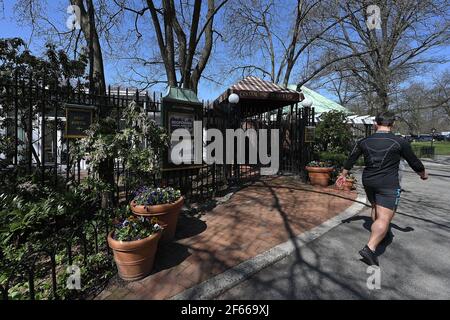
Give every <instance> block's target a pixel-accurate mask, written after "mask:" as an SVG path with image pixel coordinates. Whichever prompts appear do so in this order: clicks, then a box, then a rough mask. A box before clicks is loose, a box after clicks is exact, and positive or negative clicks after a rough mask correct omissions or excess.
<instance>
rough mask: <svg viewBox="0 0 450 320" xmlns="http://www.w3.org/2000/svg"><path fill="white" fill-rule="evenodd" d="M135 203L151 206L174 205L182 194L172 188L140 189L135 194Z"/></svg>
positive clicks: (145, 187) (144, 187)
mask: <svg viewBox="0 0 450 320" xmlns="http://www.w3.org/2000/svg"><path fill="white" fill-rule="evenodd" d="M133 195H134V198H133V200H134V202H135V204H137V205H143V206H151V205H157V204H165V203H173V202H175V201H177V200H178V199H180V197H181V192H180V190H176V189H174V188H172V187H167V188H151V187H147V186H143V187H140V188H139V189H137V190H136V191H135V192H134V194H133Z"/></svg>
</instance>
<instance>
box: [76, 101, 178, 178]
mask: <svg viewBox="0 0 450 320" xmlns="http://www.w3.org/2000/svg"><path fill="white" fill-rule="evenodd" d="M123 120H124V128H123V129H120V130H112V129H111V128H115V127H116V126H115V125H114V124H113V123H114V120H113V119H112V118H106V119H100V120H99V121H98V122H95V123H94V124H92V126H91V127H90V129H89V130H87V131H86V133H87V136H86V137H85V138H83V139H80V141H79V142H78V144H77V145H76V146H75V147H74V148H72V156H73V157H76V158H86V160H87V162H88V163H89V165H90V166H91V168H92V169H93V170H94V172H100V169H101V168H100V166H101V164H102V163H103V162H104V161H106V160H107V159H116V160H118V161H120V162H121V163H122V164H123V166H124V168H125V170H126V171H127V172H129V173H133V175H128V176H129V177H134V178H136V177H138V179H137V180H138V181H134V180H132V181H128V183H129V185H130V184H131V186H133V185H137V184H138V182H139V180H145V179H146V178H148V177H149V176H150V175H152V174H155V173H157V172H158V171H159V168H160V161H161V155H162V152H163V150H165V148H166V147H167V146H168V143H169V136H168V134H167V132H166V130H165V129H164V128H162V127H160V126H159V125H158V124H157V123H156V122H155V121H154V120H152V119H150V118H149V117H148V115H147V113H146V112H145V110H144V109H143V107H142V106H140V105H139V104H138V103H136V102H135V101H133V102H131V103H130V104H129V105H128V106H127V107H126V108H125V110H124V111H123ZM105 128H108V130H106V129H105Z"/></svg>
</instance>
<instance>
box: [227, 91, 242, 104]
mask: <svg viewBox="0 0 450 320" xmlns="http://www.w3.org/2000/svg"><path fill="white" fill-rule="evenodd" d="M228 102H229V103H232V104H237V103H239V96H238V95H237V94H236V93H232V94H230V96H229V97H228Z"/></svg>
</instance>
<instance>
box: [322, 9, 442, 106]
mask: <svg viewBox="0 0 450 320" xmlns="http://www.w3.org/2000/svg"><path fill="white" fill-rule="evenodd" d="M368 5H377V6H378V8H379V9H380V20H379V29H377V28H378V26H376V25H374V26H376V27H375V28H369V26H368V24H367V22H368V21H370V20H369V19H373V18H375V16H372V15H371V16H369V14H370V13H371V12H369V13H368V12H367V9H368V7H367V6H368ZM448 5H449V2H448V0H442V1H439V0H425V1H423V0H408V1H405V0H376V1H364V0H350V1H343V2H341V9H342V10H343V11H344V12H346V13H347V16H348V18H347V19H345V20H343V21H341V22H340V27H341V28H340V32H339V33H336V35H335V37H334V38H333V39H332V40H330V42H331V43H333V44H335V45H336V46H338V47H340V48H341V50H343V52H348V51H350V52H352V53H354V54H357V53H362V52H368V51H369V52H370V54H367V55H366V54H365V55H357V56H356V57H355V58H353V59H351V60H347V61H346V65H345V66H343V69H341V70H340V71H339V72H342V70H346V72H347V75H348V74H351V76H352V77H351V78H352V80H353V81H357V82H359V83H361V84H362V85H361V86H364V87H366V86H369V87H370V91H371V92H374V93H375V94H376V104H375V108H376V109H379V110H387V109H388V107H389V105H390V95H391V94H393V93H394V91H395V90H393V86H394V85H395V84H399V83H402V82H403V81H405V80H407V79H408V78H409V76H410V75H411V74H412V73H418V72H420V71H421V67H422V66H423V65H425V64H427V65H429V64H432V63H440V62H443V61H445V58H440V57H436V56H431V55H429V54H428V53H429V52H430V50H431V49H433V48H436V47H438V46H442V45H444V44H446V43H447V42H448V39H449V21H448V17H447V16H446V9H447V8H448ZM375 14H376V13H375Z"/></svg>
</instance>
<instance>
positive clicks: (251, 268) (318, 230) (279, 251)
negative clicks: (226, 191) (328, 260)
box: [169, 193, 366, 300]
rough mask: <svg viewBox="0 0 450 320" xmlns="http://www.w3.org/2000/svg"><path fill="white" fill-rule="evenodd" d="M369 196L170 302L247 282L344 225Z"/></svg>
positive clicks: (205, 295) (210, 294) (197, 297)
mask: <svg viewBox="0 0 450 320" xmlns="http://www.w3.org/2000/svg"><path fill="white" fill-rule="evenodd" d="M365 203H366V197H365V195H364V196H362V195H361V194H360V193H359V194H358V197H357V198H356V200H355V203H354V204H352V205H351V206H350V207H349V208H347V209H346V210H345V211H343V212H342V213H340V214H338V215H337V216H334V217H333V218H331V219H329V220H327V221H325V222H323V223H322V224H320V225H318V226H317V227H314V228H312V229H311V230H309V231H306V232H304V233H302V234H300V235H299V236H297V237H296V238H295V244H294V243H293V241H292V240H288V241H286V242H284V243H282V244H279V245H277V246H275V247H273V248H272V249H269V250H268V251H266V252H263V253H261V254H259V255H257V256H255V257H253V258H251V259H249V260H246V261H244V262H242V263H240V264H238V265H237V266H235V267H233V268H230V269H228V270H226V271H225V272H223V273H221V274H218V275H216V276H214V277H212V278H210V279H208V280H205V281H203V282H202V283H200V284H198V285H196V286H194V287H192V288H189V289H186V290H185V291H183V292H181V293H179V294H177V295H175V296H173V297H172V298H170V299H169V300H211V299H214V298H215V297H217V296H218V295H220V294H221V293H223V292H225V291H227V290H229V289H231V288H232V287H234V286H236V285H237V284H239V283H240V282H242V281H244V280H246V279H248V278H249V277H250V276H252V275H253V274H255V273H257V272H258V271H260V270H262V269H264V268H266V267H268V266H270V265H272V264H274V263H276V262H278V261H280V260H281V259H283V258H285V257H287V256H288V255H289V254H291V253H293V252H294V251H295V249H296V248H298V247H302V246H305V245H306V244H308V243H309V242H311V241H313V240H315V239H317V238H319V237H320V236H322V235H323V234H325V233H327V232H328V231H330V230H331V229H333V228H335V227H337V226H338V225H340V224H342V220H345V219H348V218H350V217H353V216H355V215H357V214H358V213H360V212H361V211H362V210H363V209H364V208H365V207H366V206H365Z"/></svg>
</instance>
